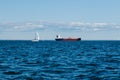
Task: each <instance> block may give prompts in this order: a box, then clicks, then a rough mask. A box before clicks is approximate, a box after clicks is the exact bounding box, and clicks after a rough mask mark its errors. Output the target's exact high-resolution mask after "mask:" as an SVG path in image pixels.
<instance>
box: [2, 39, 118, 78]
mask: <svg viewBox="0 0 120 80" xmlns="http://www.w3.org/2000/svg"><path fill="white" fill-rule="evenodd" d="M0 80H120V41H78V42H64V41H63V42H59V41H58V42H57V41H40V42H31V41H0Z"/></svg>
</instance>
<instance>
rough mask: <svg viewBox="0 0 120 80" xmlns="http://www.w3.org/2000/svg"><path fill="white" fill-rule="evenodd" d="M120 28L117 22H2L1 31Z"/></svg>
mask: <svg viewBox="0 0 120 80" xmlns="http://www.w3.org/2000/svg"><path fill="white" fill-rule="evenodd" d="M41 29H46V30H53V31H54V30H58V31H59V30H83V31H85V30H86V31H88V30H93V31H99V30H111V29H113V30H119V29H120V24H115V23H105V22H102V23H96V22H95V23H88V22H86V23H85V22H71V23H59V22H26V23H7V24H5V23H4V24H0V31H31V30H41Z"/></svg>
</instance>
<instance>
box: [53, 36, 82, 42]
mask: <svg viewBox="0 0 120 80" xmlns="http://www.w3.org/2000/svg"><path fill="white" fill-rule="evenodd" d="M55 40H56V41H80V40H81V38H71V37H69V38H62V37H61V36H60V35H57V36H56V38H55Z"/></svg>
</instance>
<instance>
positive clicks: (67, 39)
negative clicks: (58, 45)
mask: <svg viewBox="0 0 120 80" xmlns="http://www.w3.org/2000/svg"><path fill="white" fill-rule="evenodd" d="M55 40H56V41H80V40H81V38H60V39H59V38H58V39H55Z"/></svg>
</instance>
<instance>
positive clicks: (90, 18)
mask: <svg viewBox="0 0 120 80" xmlns="http://www.w3.org/2000/svg"><path fill="white" fill-rule="evenodd" d="M119 4H120V0H0V36H1V37H0V39H28V40H31V39H33V38H34V33H35V32H39V34H40V38H41V39H42V40H46V39H47V40H48V39H50V40H53V39H54V38H55V36H56V35H57V34H61V36H62V37H81V38H82V39H83V40H120V37H119V36H120V9H119V8H120V5H119Z"/></svg>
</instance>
